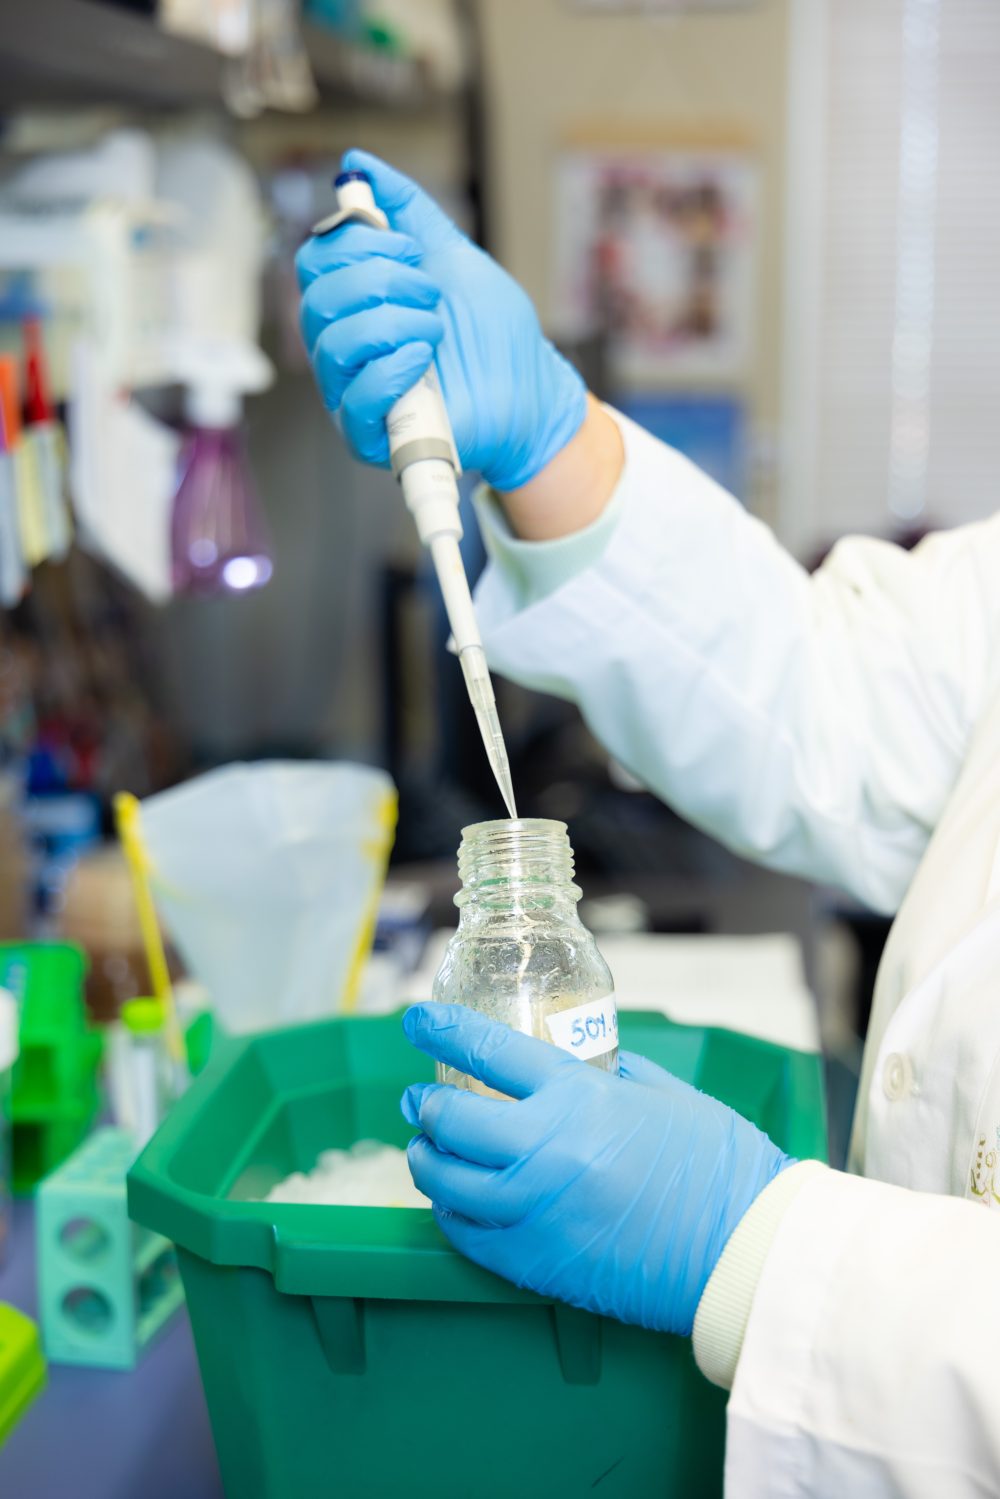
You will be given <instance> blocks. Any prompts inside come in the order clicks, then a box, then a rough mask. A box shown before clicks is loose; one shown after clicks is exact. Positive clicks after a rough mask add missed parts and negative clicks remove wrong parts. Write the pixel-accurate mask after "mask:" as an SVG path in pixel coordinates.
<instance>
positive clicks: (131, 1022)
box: [121, 999, 166, 1036]
mask: <svg viewBox="0 0 1000 1499" xmlns="http://www.w3.org/2000/svg"><path fill="white" fill-rule="evenodd" d="M121 1017H122V1024H123V1025H124V1026H125V1029H126V1030H129V1031H131V1032H132V1034H133V1036H151V1035H154V1034H155V1033H156V1032H157V1031H161V1030H162V1029H163V1024H164V1021H165V1020H166V1013H165V1011H164V1008H163V1005H162V1003H161V1002H160V1000H158V999H127V1000H126V1001H125V1003H124V1004H123V1005H122V1008H121Z"/></svg>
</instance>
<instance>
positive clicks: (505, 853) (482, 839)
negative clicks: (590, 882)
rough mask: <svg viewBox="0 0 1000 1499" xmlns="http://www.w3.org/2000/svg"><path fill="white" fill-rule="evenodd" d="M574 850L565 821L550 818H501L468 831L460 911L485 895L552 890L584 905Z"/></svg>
mask: <svg viewBox="0 0 1000 1499" xmlns="http://www.w3.org/2000/svg"><path fill="white" fill-rule="evenodd" d="M573 872H574V865H573V850H572V848H571V846H570V841H569V834H568V832H567V830H566V824H565V823H564V822H553V821H550V820H549V819H548V818H544V817H519V818H500V819H498V820H497V821H495V822H474V823H472V824H471V825H470V826H469V827H467V828H463V829H462V843H461V847H460V848H459V850H458V873H459V878H460V879H461V881H462V889H461V891H460V892H459V893H458V895H456V897H455V904H456V905H457V906H462V905H465V904H466V903H467V902H468V901H470V900H474V899H475V898H476V896H477V895H478V894H480V893H481V892H483V893H485V892H489V893H492V894H497V893H499V892H500V891H502V890H507V891H510V892H511V894H515V893H519V892H523V893H527V892H529V891H530V890H532V889H533V888H534V889H538V888H539V887H543V886H547V887H548V888H549V889H550V890H551V889H553V888H555V889H558V890H559V891H560V893H562V894H567V895H569V896H571V897H572V899H573V900H579V898H580V894H581V891H580V890H579V888H578V887H577V886H576V885H574V883H573Z"/></svg>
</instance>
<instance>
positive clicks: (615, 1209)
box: [402, 1004, 792, 1334]
mask: <svg viewBox="0 0 1000 1499" xmlns="http://www.w3.org/2000/svg"><path fill="white" fill-rule="evenodd" d="M403 1027H404V1029H405V1031H406V1034H407V1036H408V1037H409V1039H410V1040H411V1041H412V1042H413V1044H414V1045H415V1046H419V1047H420V1049H421V1050H422V1051H426V1052H429V1053H430V1055H431V1056H433V1057H435V1058H436V1059H437V1060H438V1061H441V1062H445V1063H447V1065H448V1066H451V1067H457V1068H458V1069H459V1070H460V1071H462V1072H465V1073H469V1074H471V1075H472V1076H473V1077H477V1078H479V1079H480V1080H481V1081H482V1082H484V1083H487V1084H488V1085H489V1086H490V1087H491V1088H496V1089H497V1090H498V1091H500V1092H502V1093H507V1094H510V1095H511V1096H512V1098H514V1099H516V1100H518V1101H517V1102H508V1101H506V1100H503V1099H495V1098H486V1097H483V1096H482V1095H480V1094H476V1093H468V1092H463V1091H461V1090H460V1089H457V1088H453V1087H450V1086H448V1085H444V1084H438V1083H417V1084H415V1085H414V1086H412V1087H410V1088H407V1090H406V1092H405V1093H404V1094H403V1100H402V1110H403V1114H404V1117H405V1118H406V1119H407V1120H408V1121H409V1122H410V1123H411V1124H414V1125H418V1126H419V1128H420V1129H421V1131H422V1133H421V1134H419V1135H417V1136H415V1137H414V1139H413V1140H411V1142H410V1146H409V1160H410V1170H411V1172H412V1173H413V1180H414V1181H415V1182H416V1184H417V1186H418V1187H419V1188H420V1190H421V1192H424V1193H425V1194H426V1195H427V1196H428V1197H429V1198H430V1199H431V1202H432V1203H433V1204H434V1215H435V1217H436V1219H437V1221H438V1223H439V1224H440V1226H441V1229H442V1230H443V1232H444V1233H445V1234H446V1235H447V1237H448V1238H449V1239H450V1240H451V1242H452V1243H453V1244H454V1245H455V1247H456V1249H459V1250H461V1251H462V1253H463V1254H466V1255H468V1256H469V1258H470V1259H473V1260H475V1261H477V1263H478V1264H480V1265H484V1266H485V1267H486V1268H487V1269H488V1270H493V1271H495V1272H496V1273H497V1274H498V1275H503V1276H505V1277H506V1278H507V1279H508V1280H512V1281H514V1282H515V1284H517V1285H519V1286H523V1287H527V1288H529V1289H530V1290H532V1291H537V1292H539V1293H540V1294H541V1295H543V1296H552V1297H555V1298H557V1299H558V1300H560V1301H568V1302H571V1303H572V1305H574V1306H579V1307H584V1308H586V1310H588V1311H592V1312H600V1313H601V1314H603V1315H604V1316H609V1317H616V1318H617V1319H618V1320H619V1321H620V1322H634V1323H638V1324H639V1325H640V1326H642V1327H649V1328H655V1329H657V1330H658V1331H660V1332H677V1333H684V1334H688V1333H690V1331H691V1328H692V1325H693V1323H694V1314H695V1311H696V1310H697V1306H698V1302H699V1300H700V1298H701V1293H702V1291H703V1290H704V1289H705V1285H706V1283H707V1281H708V1278H709V1276H710V1275H711V1273H712V1271H713V1270H714V1268H715V1266H716V1263H717V1261H718V1259H719V1255H720V1254H721V1253H722V1250H723V1247H724V1246H725V1243H726V1241H727V1239H728V1238H729V1236H730V1234H731V1233H732V1231H733V1229H734V1228H735V1227H736V1225H737V1223H738V1222H739V1221H740V1219H741V1218H742V1216H743V1214H744V1213H745V1212H746V1210H747V1208H748V1207H749V1206H750V1204H751V1203H752V1202H753V1201H754V1199H755V1198H756V1197H757V1195H758V1193H760V1192H761V1191H763V1189H764V1188H765V1187H766V1186H767V1184H768V1182H770V1181H772V1180H773V1179H774V1177H776V1176H777V1175H778V1173H779V1171H781V1170H783V1169H784V1167H785V1166H789V1165H791V1164H792V1162H791V1160H790V1158H789V1157H788V1156H786V1155H783V1154H782V1152H781V1151H780V1150H779V1149H778V1148H777V1146H776V1145H773V1144H772V1143H771V1141H770V1140H769V1139H768V1138H767V1136H766V1135H763V1134H761V1132H760V1130H759V1129H757V1128H756V1127H755V1126H754V1125H752V1124H750V1123H748V1121H747V1120H746V1119H743V1118H741V1117H740V1115H739V1114H735V1113H734V1112H733V1110H732V1109H729V1108H727V1107H726V1106H725V1105H724V1104H721V1103H719V1102H717V1101H716V1100H715V1099H714V1098H708V1097H707V1096H706V1095H705V1094H703V1093H699V1092H698V1091H697V1089H695V1088H692V1087H689V1086H688V1084H687V1083H682V1082H680V1081H679V1080H678V1079H677V1078H675V1077H672V1076H671V1075H670V1073H669V1072H664V1071H663V1069H662V1068H660V1067H656V1066H655V1065H654V1064H653V1063H652V1062H648V1061H646V1060H645V1059H644V1058H642V1057H636V1056H633V1055H631V1054H630V1053H628V1052H623V1053H622V1055H621V1066H622V1076H621V1077H613V1076H611V1075H610V1074H608V1073H606V1072H599V1071H598V1070H597V1069H596V1068H594V1067H589V1066H588V1065H587V1064H586V1063H585V1062H581V1061H579V1060H578V1059H577V1058H575V1057H571V1056H569V1055H568V1054H567V1053H566V1052H564V1051H560V1050H559V1049H558V1048H557V1047H555V1046H553V1045H551V1044H550V1043H549V1042H547V1041H538V1040H535V1039H534V1038H533V1037H530V1036H524V1035H521V1034H519V1033H518V1032H517V1031H513V1030H511V1029H510V1028H509V1027H508V1026H506V1025H498V1024H496V1022H494V1021H491V1020H487V1019H486V1018H485V1017H484V1016H482V1015H479V1014H477V1013H476V1012H475V1011H474V1010H469V1009H466V1008H465V1007H464V1006H463V1005H444V1004H425V1005H414V1006H413V1007H412V1008H411V1009H409V1010H407V1012H406V1014H405V1016H404V1017H403Z"/></svg>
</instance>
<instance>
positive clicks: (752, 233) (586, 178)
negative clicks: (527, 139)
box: [553, 147, 757, 389]
mask: <svg viewBox="0 0 1000 1499" xmlns="http://www.w3.org/2000/svg"><path fill="white" fill-rule="evenodd" d="M553 199H554V205H555V215H556V222H555V234H554V240H553V243H554V246H555V249H554V275H555V285H554V288H553V307H554V311H555V318H556V327H557V330H558V332H559V333H560V335H563V336H567V337H571V338H582V337H586V336H588V335H592V334H593V333H594V332H596V331H598V330H601V331H603V332H605V333H606V334H607V336H608V340H609V349H608V353H609V360H610V365H611V372H612V375H613V378H614V380H615V382H616V383H617V384H620V385H622V386H626V387H634V388H639V389H641V388H643V387H648V386H652V387H656V386H658V385H661V384H678V383H682V384H683V383H687V384H690V383H691V382H697V381H699V380H702V379H711V380H716V379H722V380H739V379H740V378H741V376H743V375H744V374H745V373H746V368H747V364H748V361H749V357H750V352H751V341H752V321H753V281H754V250H755V238H756V220H757V171H756V167H755V165H754V162H753V160H752V158H751V157H750V156H748V155H747V154H746V153H745V152H736V151H718V150H711V151H708V150H706V151H697V150H675V149H668V148H662V147H643V148H636V149H622V148H620V147H614V148H610V147H609V148H607V149H604V148H599V147H598V148H595V147H586V148H582V147H580V148H573V149H570V150H567V151H565V152H564V153H563V154H562V155H561V156H560V157H559V160H558V165H557V169H556V183H555V192H554V195H553Z"/></svg>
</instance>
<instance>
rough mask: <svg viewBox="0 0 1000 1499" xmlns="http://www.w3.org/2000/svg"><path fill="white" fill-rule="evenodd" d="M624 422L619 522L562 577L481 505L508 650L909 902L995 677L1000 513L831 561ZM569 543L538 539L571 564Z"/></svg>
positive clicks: (661, 782) (794, 846)
mask: <svg viewBox="0 0 1000 1499" xmlns="http://www.w3.org/2000/svg"><path fill="white" fill-rule="evenodd" d="M616 420H618V422H619V423H620V426H621V429H622V433H623V437H624V443H625V468H624V473H623V476H622V479H621V481H620V484H619V487H618V490H617V491H616V494H615V497H614V500H613V504H614V506H615V507H616V510H615V523H614V525H613V526H608V527H607V528H606V529H605V531H604V532H603V533H599V536H598V540H599V542H600V545H599V547H598V548H597V554H596V556H595V555H594V552H593V549H592V548H591V547H589V546H588V548H587V551H586V565H584V566H582V567H581V568H580V569H579V570H578V571H575V572H573V570H572V569H569V571H570V576H569V577H565V576H564V575H563V576H562V580H561V581H557V582H556V584H555V586H553V587H547V586H545V584H544V582H543V584H542V586H539V587H536V588H535V589H532V588H531V586H530V577H529V579H528V581H527V582H526V581H525V570H527V573H528V574H530V571H531V555H530V554H531V547H530V545H528V544H524V543H522V544H521V545H520V548H519V551H518V557H517V568H516V569H515V568H513V567H512V564H511V560H510V556H509V551H510V547H509V538H507V548H506V551H507V554H508V555H505V547H504V544H503V543H504V539H505V538H504V537H503V535H502V523H501V522H500V521H499V519H498V517H497V514H496V512H495V510H491V507H490V506H489V505H488V504H487V505H481V506H480V511H481V515H482V519H483V526H484V532H485V536H486V542H487V547H488V549H489V550H490V552H491V555H492V557H493V561H492V563H491V565H490V567H489V568H488V569H487V571H486V574H485V575H484V577H483V579H482V581H481V583H480V586H479V589H478V592H477V606H478V609H479V616H480V621H481V624H482V627H483V635H484V640H485V643H486V646H487V651H488V654H489V656H490V660H491V662H492V664H493V666H494V667H495V668H496V669H497V670H498V671H500V672H501V673H503V674H505V675H507V676H509V677H512V678H513V679H514V680H516V681H519V682H523V683H525V684H527V685H529V686H532V687H536V688H539V689H541V690H543V691H547V692H551V693H554V694H555V695H557V696H559V697H564V698H568V699H571V700H574V701H576V702H577V703H578V704H579V706H580V708H581V710H582V713H583V716H584V718H585V720H586V721H587V723H588V724H589V726H590V727H591V728H592V729H593V731H594V732H595V733H596V734H597V735H598V737H599V738H600V739H602V740H603V742H604V744H605V745H606V746H607V748H608V749H609V750H610V751H611V753H612V754H613V755H614V756H616V758H618V759H619V760H620V761H621V762H622V763H623V764H624V765H626V766H627V767H628V768H629V769H630V770H631V771H632V772H633V773H634V774H635V775H636V776H637V777H638V778H639V779H640V780H641V781H642V782H643V783H644V784H645V785H647V786H648V787H649V788H650V789H651V790H652V791H654V792H656V793H657V794H658V795H659V796H661V797H662V798H663V799H664V800H665V801H667V802H669V803H670V804H671V805H672V806H674V807H675V808H676V809H677V810H678V811H679V812H681V813H683V814H684V815H685V816H686V817H687V818H689V819H690V820H691V821H692V822H694V823H696V824H697V825H699V826H700V827H702V828H704V829H706V830H707V831H708V832H711V833H713V834H714V835H715V836H716V837H718V838H720V839H721V840H722V841H723V842H725V843H727V844H728V845H729V846H730V847H731V848H733V849H735V850H736V851H737V852H739V853H742V854H746V855H748V856H750V857H753V858H756V859H758V860H759V861H761V862H763V863H766V864H769V865H771V866H773V867H775V868H779V869H783V870H786V871H789V872H792V873H796V874H801V875H805V876H807V877H809V878H812V879H817V880H824V881H830V882H833V883H838V884H840V885H842V886H844V887H845V888H847V889H848V890H850V891H851V892H853V893H854V894H856V895H857V896H858V897H859V898H860V899H862V900H864V901H866V902H867V903H868V904H869V905H870V906H872V907H874V908H875V909H878V910H884V911H894V910H895V909H896V908H897V906H898V904H899V901H900V899H901V897H902V895H903V893H904V891H905V889H906V887H907V885H908V883H909V881H910V878H911V876H912V874H913V872H914V870H915V868H916V865H917V863H918V862H919V859H920V857H921V854H922V852H923V850H924V848H925V846H926V843H927V840H928V838H929V836H930V833H931V831H932V830H933V828H934V825H935V823H936V821H937V819H938V817H939V815H940V812H941V810H942V808H943V805H944V802H945V800H946V798H947V796H948V793H949V790H950V788H951V787H952V785H953V783H954V781H955V779H956V776H957V774H958V771H959V769H960V767H961V764H962V761H963V758H964V755H965V751H966V747H967V744H968V741H969V737H970V733H971V730H972V727H973V725H974V724H975V722H976V719H977V717H978V715H979V713H980V710H981V707H982V705H983V703H984V701H985V699H986V696H987V694H988V692H989V691H991V690H992V689H993V688H994V686H995V684H996V672H997V668H998V666H1000V589H997V588H996V587H995V586H994V580H995V579H996V578H997V577H1000V516H998V517H997V518H995V519H993V520H991V521H988V522H984V523H982V524H977V525H972V526H967V527H963V528H960V529H957V530H955V531H952V532H947V533H942V534H939V535H935V536H932V537H930V538H928V539H927V540H926V541H924V542H923V543H922V544H921V545H920V546H918V547H917V548H916V549H915V550H914V551H912V552H904V551H903V550H901V549H900V548H898V547H895V546H893V545H890V544H889V543H886V542H881V541H877V540H872V539H862V538H855V539H850V540H847V541H843V542H841V543H840V544H839V545H838V546H837V547H836V548H835V550H834V552H833V553H832V554H831V556H830V558H829V559H828V560H827V562H826V563H825V565H824V566H823V567H822V568H821V569H820V570H819V571H818V572H817V573H816V574H815V575H814V576H812V577H810V576H809V575H808V574H807V573H806V572H805V571H804V570H803V569H802V568H801V567H800V566H799V565H798V564H797V563H796V562H795V561H794V560H793V558H792V557H791V556H789V554H788V553H787V552H785V551H784V550H782V548H781V547H780V546H779V545H778V544H777V542H776V541H775V539H774V537H773V535H772V534H771V532H770V531H769V530H768V529H767V528H766V527H765V526H763V525H762V524H760V523H759V522H758V521H756V520H754V519H753V518H752V517H750V516H749V515H747V513H746V512H745V511H744V510H743V508H742V507H741V506H740V505H739V504H738V503H737V502H736V501H735V500H733V499H732V498H731V497H730V496H729V495H728V494H726V493H725V492H724V491H723V490H722V489H721V488H720V487H719V486H718V485H717V484H715V483H714V482H713V481H712V480H711V479H709V478H708V477H707V476H706V475H704V474H703V473H701V471H700V470H698V469H697V468H695V467H694V466H693V465H692V464H691V463H689V462H688V461H687V460H686V459H685V458H684V457H682V456H681V455H680V454H679V453H677V452H675V451H674V450H673V449H671V448H669V447H667V446H666V445H665V444H663V443H661V442H659V441H658V440H656V439H655V438H653V437H651V436H650V435H649V434H648V433H646V432H644V431H643V430H642V429H641V428H639V427H636V426H635V425H634V424H632V423H631V422H628V421H627V420H625V419H624V418H622V417H616ZM591 540H592V538H591ZM567 545H575V542H574V539H573V538H570V539H569V541H568V543H567ZM552 546H553V544H552V543H549V544H546V547H545V548H543V549H541V551H540V554H539V555H540V556H542V555H543V556H544V558H545V561H544V569H545V574H546V578H548V579H551V578H553V577H555V578H556V579H559V578H560V572H559V569H558V568H557V567H554V556H553V551H552ZM515 572H516V573H517V576H516V577H515ZM526 599H527V600H528V602H525V600H526Z"/></svg>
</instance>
